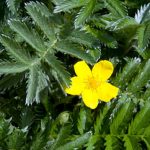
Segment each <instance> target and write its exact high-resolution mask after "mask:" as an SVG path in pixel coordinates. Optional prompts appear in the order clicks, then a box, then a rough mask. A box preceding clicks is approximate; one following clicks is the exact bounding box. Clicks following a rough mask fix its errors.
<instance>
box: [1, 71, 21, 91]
mask: <svg viewBox="0 0 150 150" xmlns="http://www.w3.org/2000/svg"><path fill="white" fill-rule="evenodd" d="M23 78H24V73H17V74H15V75H14V74H8V75H5V76H4V77H3V78H2V79H1V80H0V90H6V89H9V90H10V88H12V87H17V86H18V84H19V83H20V82H21V81H22V80H23Z"/></svg>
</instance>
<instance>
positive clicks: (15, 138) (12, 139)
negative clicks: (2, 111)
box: [8, 128, 26, 150]
mask: <svg viewBox="0 0 150 150" xmlns="http://www.w3.org/2000/svg"><path fill="white" fill-rule="evenodd" d="M25 140H26V134H25V133H24V132H23V131H21V130H19V129H17V128H16V129H15V130H14V131H13V132H12V134H11V135H9V137H8V149H15V150H20V149H22V148H23V146H24V144H25Z"/></svg>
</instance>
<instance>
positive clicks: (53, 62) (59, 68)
mask: <svg viewBox="0 0 150 150" xmlns="http://www.w3.org/2000/svg"><path fill="white" fill-rule="evenodd" d="M45 59H46V61H47V63H48V64H49V65H50V66H51V67H52V68H53V69H54V70H55V71H56V72H57V73H58V76H60V77H61V78H62V80H63V81H64V83H65V84H66V86H69V85H70V74H69V73H68V72H67V71H66V70H65V68H64V66H63V65H62V62H60V61H59V60H58V59H57V58H56V57H55V56H54V55H52V54H50V53H47V54H46V56H45Z"/></svg>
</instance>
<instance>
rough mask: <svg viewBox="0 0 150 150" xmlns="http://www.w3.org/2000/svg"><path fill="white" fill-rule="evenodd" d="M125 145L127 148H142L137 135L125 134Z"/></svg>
mask: <svg viewBox="0 0 150 150" xmlns="http://www.w3.org/2000/svg"><path fill="white" fill-rule="evenodd" d="M123 141H124V142H125V143H124V146H125V148H126V150H135V149H136V150H142V148H141V147H140V144H139V143H138V141H139V139H138V138H137V137H136V136H128V135H125V136H124V138H123Z"/></svg>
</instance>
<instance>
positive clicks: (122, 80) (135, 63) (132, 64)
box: [113, 58, 141, 89]
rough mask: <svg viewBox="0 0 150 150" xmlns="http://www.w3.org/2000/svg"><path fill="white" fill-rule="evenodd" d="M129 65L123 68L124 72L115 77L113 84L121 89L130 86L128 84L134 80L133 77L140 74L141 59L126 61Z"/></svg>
mask: <svg viewBox="0 0 150 150" xmlns="http://www.w3.org/2000/svg"><path fill="white" fill-rule="evenodd" d="M126 60H127V64H126V65H125V67H123V69H122V71H120V72H119V73H118V74H117V76H116V77H115V79H114V81H113V83H114V84H115V85H117V86H119V88H121V89H123V88H125V87H126V86H127V85H128V82H129V81H130V80H131V79H132V77H133V76H134V75H135V74H136V73H137V72H138V68H139V66H140V64H141V59H140V58H134V59H126Z"/></svg>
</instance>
